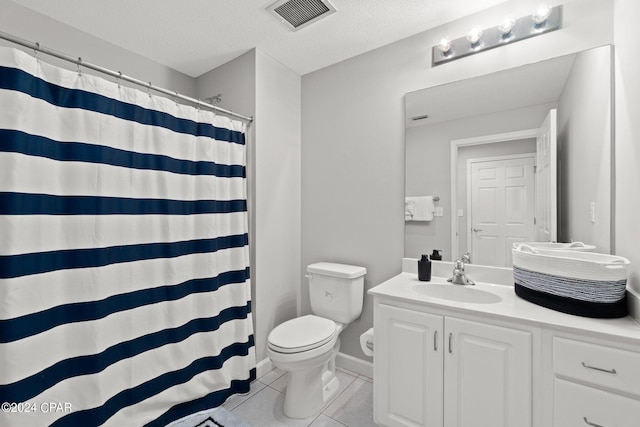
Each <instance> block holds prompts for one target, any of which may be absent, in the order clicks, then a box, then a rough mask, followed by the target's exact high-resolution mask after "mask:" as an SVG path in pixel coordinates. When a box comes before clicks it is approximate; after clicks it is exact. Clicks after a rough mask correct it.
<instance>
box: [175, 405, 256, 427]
mask: <svg viewBox="0 0 640 427" xmlns="http://www.w3.org/2000/svg"><path fill="white" fill-rule="evenodd" d="M166 427H251V424H249V423H247V422H246V421H243V420H242V419H241V418H239V417H238V416H237V415H235V414H234V413H232V412H229V411H227V410H226V409H224V408H214V409H207V410H206V411H201V412H197V413H195V414H191V415H187V416H186V417H184V418H180V419H179V420H176V421H174V422H172V423H171V424H169V425H167V426H166Z"/></svg>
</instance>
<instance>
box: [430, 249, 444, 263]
mask: <svg viewBox="0 0 640 427" xmlns="http://www.w3.org/2000/svg"><path fill="white" fill-rule="evenodd" d="M431 259H432V260H433V261H442V251H441V250H440V249H434V250H433V253H432V254H431Z"/></svg>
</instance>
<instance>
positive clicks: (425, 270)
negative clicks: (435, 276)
mask: <svg viewBox="0 0 640 427" xmlns="http://www.w3.org/2000/svg"><path fill="white" fill-rule="evenodd" d="M418 280H421V281H423V282H428V281H430V280H431V260H429V255H422V258H420V259H419V260H418Z"/></svg>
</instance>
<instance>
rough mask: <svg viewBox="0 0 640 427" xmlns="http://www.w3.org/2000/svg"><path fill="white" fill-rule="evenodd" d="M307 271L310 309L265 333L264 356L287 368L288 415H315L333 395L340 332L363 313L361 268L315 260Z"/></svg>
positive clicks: (285, 403) (335, 386)
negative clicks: (265, 345)
mask: <svg viewBox="0 0 640 427" xmlns="http://www.w3.org/2000/svg"><path fill="white" fill-rule="evenodd" d="M307 272H308V274H307V277H308V278H309V288H310V289H309V290H310V292H309V294H310V300H311V309H312V312H313V314H308V315H305V316H302V317H298V318H295V319H291V320H288V321H286V322H284V323H282V324H280V325H278V326H276V327H275V328H274V329H273V330H272V331H271V333H270V334H269V337H268V338H267V356H268V357H269V358H270V359H271V361H272V362H273V364H274V365H275V366H276V367H277V368H280V369H282V370H283V371H287V372H288V378H287V388H286V391H285V399H284V413H285V415H286V416H288V417H290V418H307V417H310V416H312V415H314V414H316V413H317V412H318V411H320V410H321V409H322V407H323V406H324V405H325V403H327V402H328V401H329V400H331V399H332V398H333V397H334V396H335V395H336V394H337V392H338V386H339V382H338V378H337V377H336V374H335V358H336V355H337V354H338V351H339V349H340V339H339V335H340V332H342V330H343V329H344V327H345V325H346V324H347V323H349V322H351V321H353V320H354V319H355V318H357V317H358V316H359V315H360V313H361V312H362V298H363V292H364V284H363V283H364V278H363V276H364V274H365V273H366V269H365V268H363V267H356V266H350V265H344V264H334V263H316V264H312V265H309V266H308V267H307Z"/></svg>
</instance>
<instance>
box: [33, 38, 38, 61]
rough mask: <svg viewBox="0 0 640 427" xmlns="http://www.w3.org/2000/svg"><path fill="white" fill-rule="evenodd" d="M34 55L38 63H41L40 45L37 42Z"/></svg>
mask: <svg viewBox="0 0 640 427" xmlns="http://www.w3.org/2000/svg"><path fill="white" fill-rule="evenodd" d="M33 53H35V56H36V62H40V43H38V42H36V48H35V49H33Z"/></svg>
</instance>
